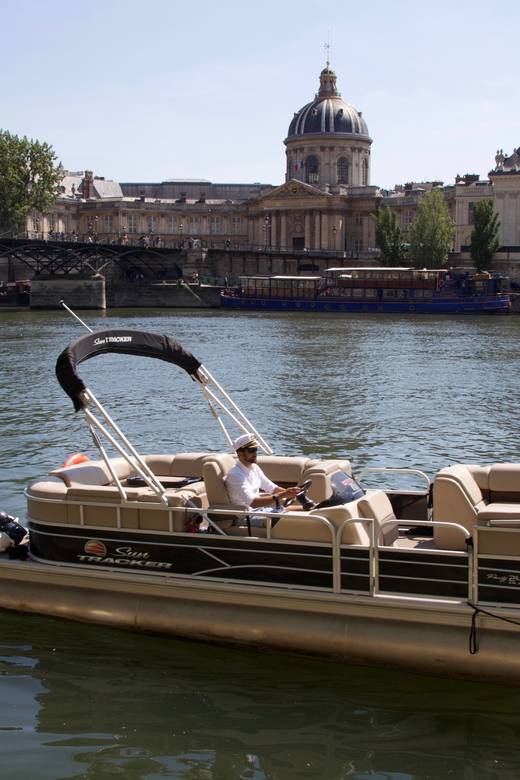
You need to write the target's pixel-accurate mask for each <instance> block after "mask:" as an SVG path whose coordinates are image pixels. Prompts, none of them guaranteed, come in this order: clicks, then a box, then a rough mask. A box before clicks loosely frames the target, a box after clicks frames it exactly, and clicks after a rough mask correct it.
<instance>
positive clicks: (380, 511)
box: [0, 329, 520, 685]
mask: <svg viewBox="0 0 520 780" xmlns="http://www.w3.org/2000/svg"><path fill="white" fill-rule="evenodd" d="M107 352H110V353H123V354H127V355H139V356H146V357H150V358H156V359H160V360H163V361H166V362H168V363H173V364H175V365H177V366H179V367H180V368H182V369H184V370H185V371H186V372H188V374H189V375H190V376H191V377H192V378H193V380H194V381H195V383H196V384H197V385H198V386H199V387H200V388H201V390H202V391H203V393H204V395H205V397H206V399H207V401H208V403H209V405H210V408H211V410H212V412H213V414H214V417H215V418H216V420H217V421H218V424H219V425H220V427H221V429H222V432H223V434H224V436H225V439H226V441H227V445H228V450H229V451H228V452H226V453H210V452H205V453H200V452H196V453H194V452H179V453H175V454H170V453H158V454H144V455H141V454H139V453H138V452H137V451H136V450H135V449H134V448H133V447H132V445H131V444H130V442H129V441H128V440H127V439H126V437H125V436H124V434H123V433H122V432H121V431H120V430H119V428H118V427H117V426H116V425H115V423H114V422H113V421H112V420H111V418H110V416H109V415H108V413H107V412H106V411H105V409H104V408H103V407H102V406H101V404H100V403H99V402H98V401H97V400H96V398H95V396H94V395H93V393H92V392H91V390H90V389H88V388H87V387H86V386H85V384H84V382H83V380H82V379H81V378H80V377H79V375H78V373H77V367H78V366H79V365H80V364H81V363H82V362H83V361H84V360H87V359H91V358H94V357H96V356H97V355H99V354H102V353H107ZM114 360H117V357H114ZM56 372H57V377H58V380H59V382H60V384H61V386H62V387H63V389H64V390H65V392H66V393H67V394H68V395H69V396H70V398H71V399H72V401H73V404H74V408H75V409H76V411H78V412H81V413H83V414H84V416H85V419H86V422H87V425H88V426H89V428H90V430H91V432H92V435H93V438H94V441H95V442H96V444H97V446H98V448H99V453H100V457H99V459H98V460H95V461H93V460H91V461H87V462H83V463H78V464H74V465H71V466H68V467H64V468H57V469H55V470H54V471H52V472H51V473H50V474H49V475H48V476H45V477H42V478H40V479H37V480H35V481H33V482H32V483H31V484H30V485H29V486H28V488H27V489H26V496H27V525H28V532H29V537H30V539H29V548H30V551H29V557H28V560H27V561H23V560H16V558H17V557H18V558H23V555H17V550H18V551H20V549H21V547H22V546H23V544H24V540H22V539H21V535H22V536H23V534H20V531H19V528H16V526H17V524H16V523H14V530H13V522H12V519H11V518H10V519H9V520H10V522H11V525H10V526H9V527H7V525H6V526H5V528H4V531H5V533H4V536H3V539H4V542H5V540H6V538H7V544H5V543H4V544H3V547H7V546H8V545H10V547H8V549H7V550H6V551H5V552H4V554H3V555H2V556H1V561H0V607H3V608H6V609H12V610H17V611H25V612H33V613H38V614H43V615H52V616H58V617H63V618H69V619H73V620H78V621H84V622H90V623H95V624H103V625H109V626H114V627H119V628H124V629H131V630H136V631H142V632H149V633H158V634H166V635H171V636H175V637H182V638H187V639H195V640H202V641H207V642H214V643H220V644H225V645H232V646H238V647H247V648H254V649H259V650H262V649H266V650H270V651H276V652H281V653H293V654H302V655H306V656H318V657H323V658H326V659H330V660H335V661H341V662H345V663H352V664H360V665H369V666H381V667H386V668H392V669H400V670H405V671H409V672H419V673H424V674H434V675H440V676H444V677H453V678H460V679H469V680H479V681H488V682H495V683H507V684H511V685H520V464H495V465H492V466H476V465H462V464H460V465H455V466H450V467H447V468H444V469H442V470H441V471H440V472H439V473H438V474H437V475H436V476H435V479H434V481H433V484H432V485H430V483H429V479H428V477H427V476H426V475H423V474H422V473H421V472H413V473H414V474H415V475H416V476H418V477H420V478H422V479H424V487H423V488H420V489H418V490H402V491H398V490H390V491H388V490H386V491H385V490H382V489H374V488H372V489H363V488H362V487H361V488H360V487H359V485H363V484H364V482H365V480H366V479H367V476H368V475H367V474H359V475H357V480H356V481H354V479H353V478H352V470H351V464H350V462H349V460H347V459H335V460H325V461H319V460H312V459H309V458H306V457H286V456H278V455H274V454H273V453H272V451H271V449H270V448H269V446H268V444H267V443H266V442H265V441H264V439H263V438H262V436H261V435H260V434H259V432H258V431H256V430H255V428H254V426H253V425H252V424H251V422H250V421H249V420H248V419H247V418H246V417H245V416H244V414H243V413H242V412H241V411H240V410H239V409H238V407H237V406H236V405H235V404H234V403H233V401H232V400H231V399H230V398H229V396H228V395H227V394H226V393H225V392H224V391H223V390H222V388H221V387H220V386H219V385H218V384H217V382H216V381H215V380H214V379H213V377H212V376H211V374H210V373H209V372H208V371H207V370H206V368H204V366H202V365H201V364H200V363H199V361H198V360H197V359H196V358H195V357H194V356H193V355H191V354H190V353H189V352H187V351H186V350H184V349H183V348H182V347H181V346H180V345H179V344H178V343H177V342H175V341H174V340H173V339H170V338H168V337H166V336H161V335H157V334H152V333H143V332H140V331H134V330H122V329H121V330H104V331H100V332H97V333H90V334H87V335H85V336H83V337H81V338H79V339H77V340H76V341H74V342H72V343H71V344H70V345H69V346H68V347H67V349H65V351H64V352H63V353H62V354H61V355H60V357H59V359H58V362H57V367H56ZM230 423H231V424H232V425H233V426H234V427H237V428H238V430H237V431H233V432H234V434H235V435H236V434H237V433H239V432H240V431H242V432H246V431H251V432H253V433H255V436H256V439H257V441H258V443H259V445H260V447H261V449H262V451H263V455H260V456H259V458H258V463H259V465H260V466H261V467H262V469H263V470H264V471H265V473H266V474H267V476H268V477H270V478H271V479H272V480H273V481H275V482H276V483H277V484H280V485H282V486H289V485H295V484H302V483H303V482H304V481H307V480H311V486H310V487H309V488H308V495H309V497H310V498H311V499H312V500H313V501H315V502H316V504H317V506H316V507H315V508H314V509H312V510H311V511H310V512H293V513H285V514H283V515H282V516H281V517H280V515H274V514H273V516H272V517H271V518H268V520H267V525H266V528H265V529H258V528H252V529H249V530H248V528H247V527H245V528H244V527H241V526H237V525H234V524H233V522H234V520H235V519H236V518H237V517H245V518H247V516H248V514H249V513H250V511H251V510H250V508H249V507H243V506H236V505H230V503H229V500H228V497H227V493H226V489H225V480H226V474H227V472H228V471H229V469H230V468H231V466H232V465H233V463H234V462H235V460H234V454H233V453H232V446H231V441H232V438H235V435H234V436H233V437H231V435H230V433H229V432H228V427H229V425H230ZM370 471H372V470H370ZM382 471H385V470H382ZM386 471H388V470H386ZM389 471H390V472H392V471H394V470H391V469H390V470H389ZM395 471H398V472H400V471H402V470H395ZM369 476H370V477H373V476H374V475H373V474H370V475H369ZM356 482H357V483H358V484H356ZM275 519H277V520H278V522H276V523H275V522H274V520H275ZM0 525H1V524H0ZM253 534H254V535H253ZM9 553H11V555H12V559H11V558H9Z"/></svg>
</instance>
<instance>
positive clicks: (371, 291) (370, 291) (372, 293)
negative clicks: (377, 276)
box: [365, 287, 377, 298]
mask: <svg viewBox="0 0 520 780" xmlns="http://www.w3.org/2000/svg"><path fill="white" fill-rule="evenodd" d="M365 297H366V298H377V290H376V289H375V288H374V287H367V288H366V290H365Z"/></svg>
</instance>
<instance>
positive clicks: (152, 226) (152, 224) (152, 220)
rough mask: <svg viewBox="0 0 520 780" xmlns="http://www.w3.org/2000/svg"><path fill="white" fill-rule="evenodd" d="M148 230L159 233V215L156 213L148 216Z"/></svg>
mask: <svg viewBox="0 0 520 780" xmlns="http://www.w3.org/2000/svg"><path fill="white" fill-rule="evenodd" d="M148 232H149V233H157V217H156V216H154V215H150V216H149V217H148Z"/></svg>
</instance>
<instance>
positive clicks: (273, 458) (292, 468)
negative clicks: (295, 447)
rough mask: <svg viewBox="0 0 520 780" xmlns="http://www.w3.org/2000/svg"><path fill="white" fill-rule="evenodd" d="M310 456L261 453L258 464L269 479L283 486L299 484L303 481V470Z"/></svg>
mask: <svg viewBox="0 0 520 780" xmlns="http://www.w3.org/2000/svg"><path fill="white" fill-rule="evenodd" d="M310 462H311V461H310V460H309V458H305V457H302V456H296V455H295V456H294V457H293V456H289V455H259V456H258V465H259V466H260V468H261V469H262V471H263V472H264V474H265V476H266V477H267V479H270V480H271V481H272V482H275V483H276V484H277V485H280V486H281V487H284V486H285V487H288V486H289V485H297V484H298V482H301V481H302V475H303V472H304V470H305V468H306V466H307V464H308V463H310Z"/></svg>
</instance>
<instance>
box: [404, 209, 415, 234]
mask: <svg viewBox="0 0 520 780" xmlns="http://www.w3.org/2000/svg"><path fill="white" fill-rule="evenodd" d="M412 222H413V211H405V212H404V229H405V232H406V231H407V230H409V228H410V225H411V224H412Z"/></svg>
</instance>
